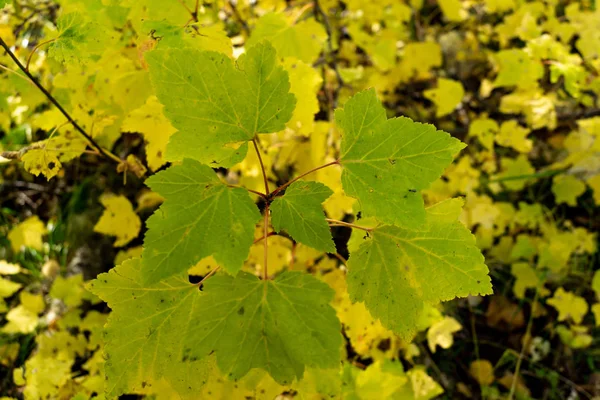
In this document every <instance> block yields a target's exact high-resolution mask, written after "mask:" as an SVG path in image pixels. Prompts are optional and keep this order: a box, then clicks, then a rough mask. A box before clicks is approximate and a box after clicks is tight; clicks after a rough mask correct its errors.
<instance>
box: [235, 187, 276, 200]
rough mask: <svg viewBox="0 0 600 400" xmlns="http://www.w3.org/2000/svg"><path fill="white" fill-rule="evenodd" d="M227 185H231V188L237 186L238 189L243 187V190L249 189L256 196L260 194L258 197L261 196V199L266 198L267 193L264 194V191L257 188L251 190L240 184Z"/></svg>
mask: <svg viewBox="0 0 600 400" xmlns="http://www.w3.org/2000/svg"><path fill="white" fill-rule="evenodd" d="M227 186H229V187H231V188H239V189H244V190H247V191H249V192H250V193H254V194H255V195H257V196H260V197H262V198H263V199H265V200H267V195H266V194H264V193H262V192H259V191H258V190H252V189H248V188H247V187H244V186H240V185H227Z"/></svg>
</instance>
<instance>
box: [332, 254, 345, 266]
mask: <svg viewBox="0 0 600 400" xmlns="http://www.w3.org/2000/svg"><path fill="white" fill-rule="evenodd" d="M332 254H333V253H332ZM333 255H334V256H335V258H337V259H338V260H340V261H341V262H342V264H344V265H348V260H346V259H345V258H344V256H343V255H341V254H340V253H335V254H333Z"/></svg>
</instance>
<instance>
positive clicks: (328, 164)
mask: <svg viewBox="0 0 600 400" xmlns="http://www.w3.org/2000/svg"><path fill="white" fill-rule="evenodd" d="M339 164H340V160H335V161H332V162H330V163H327V164H324V165H321V166H320V167H316V168H313V169H311V170H310V171H307V172H305V173H303V174H302V175H300V176H297V177H295V178H294V179H292V180H291V181H289V182H287V183H284V184H283V185H281V186H279V187H278V188H277V189H275V190H273V192H272V193H271V197H275V196H277V193H279V192H281V191H282V190H283V189H285V188H286V187H288V186H290V185H291V184H292V183H294V182H296V181H297V180H298V179H301V178H304V177H305V176H306V175H308V174H312V173H313V172H315V171H318V170H320V169H323V168H325V167H329V166H330V165H339ZM267 194H269V193H268V192H267Z"/></svg>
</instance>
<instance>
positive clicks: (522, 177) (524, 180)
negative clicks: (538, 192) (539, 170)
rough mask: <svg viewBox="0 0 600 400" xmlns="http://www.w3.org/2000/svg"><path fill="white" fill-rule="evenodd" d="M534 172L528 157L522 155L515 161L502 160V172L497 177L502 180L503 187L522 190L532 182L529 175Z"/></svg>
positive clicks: (510, 159)
mask: <svg viewBox="0 0 600 400" xmlns="http://www.w3.org/2000/svg"><path fill="white" fill-rule="evenodd" d="M534 172H535V169H534V168H533V167H532V166H531V163H530V162H529V160H528V159H527V156H526V155H525V154H521V155H519V156H518V157H517V158H515V159H512V158H502V172H501V173H500V174H498V175H497V176H496V177H497V178H500V179H502V181H501V183H502V185H504V186H505V187H506V188H507V189H508V190H521V189H523V188H524V187H525V186H526V185H527V184H528V183H529V182H530V181H531V180H532V178H531V177H529V175H532V174H533V173H534Z"/></svg>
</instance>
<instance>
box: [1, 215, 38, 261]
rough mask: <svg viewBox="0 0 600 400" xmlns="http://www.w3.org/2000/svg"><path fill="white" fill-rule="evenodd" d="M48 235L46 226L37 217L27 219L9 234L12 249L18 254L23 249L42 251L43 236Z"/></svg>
mask: <svg viewBox="0 0 600 400" xmlns="http://www.w3.org/2000/svg"><path fill="white" fill-rule="evenodd" d="M46 233H47V230H46V226H45V225H44V223H43V222H42V221H41V220H40V219H39V218H38V216H37V215H34V216H33V217H29V218H27V219H26V220H25V221H23V222H21V223H20V224H18V225H17V226H15V227H14V228H12V229H11V230H10V232H9V233H8V240H10V244H11V247H12V249H13V251H14V252H15V253H16V252H18V251H20V250H21V248H23V247H31V248H32V249H35V250H38V251H40V250H42V244H43V242H42V236H44V235H45V234H46Z"/></svg>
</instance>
